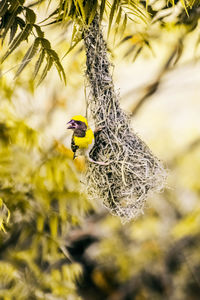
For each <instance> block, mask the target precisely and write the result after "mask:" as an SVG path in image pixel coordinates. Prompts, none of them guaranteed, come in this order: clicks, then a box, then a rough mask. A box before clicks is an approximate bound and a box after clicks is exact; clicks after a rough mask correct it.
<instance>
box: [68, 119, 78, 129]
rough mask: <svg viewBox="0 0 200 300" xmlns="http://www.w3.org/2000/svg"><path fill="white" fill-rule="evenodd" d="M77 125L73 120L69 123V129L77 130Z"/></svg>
mask: <svg viewBox="0 0 200 300" xmlns="http://www.w3.org/2000/svg"><path fill="white" fill-rule="evenodd" d="M76 128H77V126H76V123H75V122H74V120H71V121H69V122H68V123H67V129H76Z"/></svg>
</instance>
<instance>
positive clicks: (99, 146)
mask: <svg viewBox="0 0 200 300" xmlns="http://www.w3.org/2000/svg"><path fill="white" fill-rule="evenodd" d="M84 43H85V48H86V58H87V60H86V65H87V69H86V75H87V78H88V81H89V85H90V93H89V96H88V109H89V112H90V114H91V116H92V118H93V120H94V122H95V126H96V128H99V129H100V130H99V131H98V132H97V134H96V137H95V145H94V147H93V149H92V150H91V152H90V157H91V158H92V159H93V160H95V161H101V162H110V163H109V165H107V166H102V165H97V164H94V163H89V164H88V168H87V171H86V186H87V193H88V196H89V197H90V198H92V199H94V198H98V199H101V200H102V202H103V204H104V206H105V207H106V208H107V209H108V210H109V211H110V212H111V213H112V214H113V215H117V216H119V217H120V218H121V220H122V223H126V222H128V221H130V220H131V219H133V218H135V217H137V216H138V215H140V214H141V213H142V212H143V208H144V206H145V202H146V198H147V195H149V193H150V192H152V191H160V190H161V189H162V188H163V187H164V183H165V178H166V172H165V170H164V168H163V166H162V164H161V162H160V161H159V160H158V159H157V158H156V157H155V156H154V155H153V154H152V152H151V151H150V149H149V148H148V147H147V146H146V144H145V143H144V142H143V141H142V140H141V139H140V138H139V137H138V136H137V135H136V134H135V133H133V131H132V128H131V126H130V120H129V118H128V117H127V115H126V114H125V113H124V112H123V111H122V109H121V108H120V105H119V96H118V95H117V93H116V92H115V90H114V85H113V80H112V76H111V75H110V71H109V68H110V64H109V61H108V58H107V47H106V44H105V42H104V39H103V36H102V32H101V30H100V26H99V18H98V16H96V17H95V18H94V20H93V22H92V23H91V25H90V27H89V28H87V29H86V30H85V31H84Z"/></svg>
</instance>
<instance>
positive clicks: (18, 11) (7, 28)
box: [2, 7, 22, 40]
mask: <svg viewBox="0 0 200 300" xmlns="http://www.w3.org/2000/svg"><path fill="white" fill-rule="evenodd" d="M21 11H22V8H21V7H18V8H17V10H16V11H14V12H13V13H12V14H11V16H10V17H9V19H8V22H7V23H6V26H5V28H4V32H3V35H2V40H4V39H5V37H6V34H7V33H8V30H9V29H10V28H11V26H12V25H13V23H14V21H15V18H16V16H17V15H18V14H19V13H21Z"/></svg>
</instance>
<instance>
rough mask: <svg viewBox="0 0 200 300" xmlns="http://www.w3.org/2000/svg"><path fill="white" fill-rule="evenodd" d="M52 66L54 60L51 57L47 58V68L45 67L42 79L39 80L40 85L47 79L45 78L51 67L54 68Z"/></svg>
mask: <svg viewBox="0 0 200 300" xmlns="http://www.w3.org/2000/svg"><path fill="white" fill-rule="evenodd" d="M52 64H53V59H52V58H51V57H49V56H48V57H47V64H46V66H45V68H44V70H43V73H42V75H41V77H40V80H39V82H38V85H40V84H41V82H42V81H43V80H44V79H45V77H46V76H47V73H48V71H49V70H50V69H51V67H52Z"/></svg>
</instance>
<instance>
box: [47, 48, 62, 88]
mask: <svg viewBox="0 0 200 300" xmlns="http://www.w3.org/2000/svg"><path fill="white" fill-rule="evenodd" d="M47 53H48V54H49V55H50V56H51V57H52V59H53V62H54V63H55V66H56V69H57V71H58V73H59V76H60V78H61V79H63V80H64V82H65V83H66V76H65V71H64V69H63V66H62V64H61V62H60V60H59V57H58V54H57V53H56V52H55V51H54V50H52V49H49V50H47Z"/></svg>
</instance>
